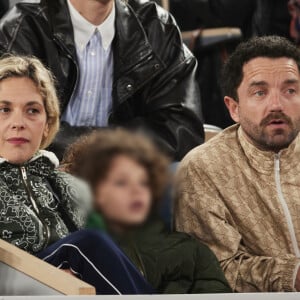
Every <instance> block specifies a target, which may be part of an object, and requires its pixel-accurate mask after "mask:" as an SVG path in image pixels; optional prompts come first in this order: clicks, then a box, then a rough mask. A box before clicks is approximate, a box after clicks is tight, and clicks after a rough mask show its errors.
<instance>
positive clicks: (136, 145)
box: [62, 128, 169, 202]
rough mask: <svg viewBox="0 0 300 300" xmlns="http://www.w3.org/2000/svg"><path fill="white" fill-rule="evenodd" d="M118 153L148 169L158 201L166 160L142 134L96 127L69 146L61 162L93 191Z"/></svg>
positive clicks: (65, 168)
mask: <svg viewBox="0 0 300 300" xmlns="http://www.w3.org/2000/svg"><path fill="white" fill-rule="evenodd" d="M118 155H126V156H128V157H130V158H131V159H133V160H134V161H136V162H137V163H138V164H140V165H141V166H143V167H144V168H145V169H146V170H147V173H148V175H149V183H150V189H151V192H152V197H153V201H154V202H157V201H159V200H160V199H161V196H162V193H163V192H164V190H165V188H166V185H167V182H168V175H169V172H168V165H169V160H168V158H167V157H166V156H165V155H164V154H162V153H161V152H160V151H159V150H158V149H157V148H156V146H155V145H154V144H153V143H152V142H151V141H150V140H149V139H147V138H145V137H144V136H142V135H141V134H138V133H131V132H128V131H126V130H124V129H120V128H117V129H110V128H109V129H108V128H107V129H99V130H95V131H94V132H92V133H91V134H89V135H87V136H84V137H81V138H79V139H78V140H77V141H76V142H75V143H73V144H72V145H71V146H70V147H69V148H68V150H67V152H66V154H65V156H64V159H63V162H62V164H63V168H64V170H65V171H66V172H69V173H71V174H73V175H75V176H77V177H80V178H82V179H84V180H85V181H87V182H88V183H89V184H90V186H91V188H92V190H94V189H95V188H96V186H97V185H98V183H99V182H100V181H101V180H103V179H105V177H106V176H107V173H108V171H109V168H110V166H111V163H112V161H113V160H114V158H115V157H116V156H118Z"/></svg>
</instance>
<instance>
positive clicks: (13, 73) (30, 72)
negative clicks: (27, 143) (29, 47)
mask: <svg viewBox="0 0 300 300" xmlns="http://www.w3.org/2000/svg"><path fill="white" fill-rule="evenodd" d="M12 77H26V78H29V79H31V80H32V81H33V82H34V84H35V85H36V87H37V89H38V91H39V93H40V94H41V96H42V98H43V101H44V106H45V110H46V114H47V124H48V129H49V132H48V135H47V137H45V138H43V139H42V141H41V145H40V149H44V148H46V147H47V146H49V145H50V144H51V142H52V141H53V139H54V137H55V135H56V133H57V131H58V129H59V103H58V98H57V94H56V89H55V85H54V78H53V75H52V74H51V72H50V71H49V70H47V69H46V68H45V67H44V65H43V64H42V63H41V62H40V61H39V60H38V59H37V58H34V57H29V56H16V55H4V56H2V58H1V59H0V82H1V81H2V80H4V79H7V78H12Z"/></svg>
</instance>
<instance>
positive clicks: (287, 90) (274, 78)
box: [225, 57, 300, 152]
mask: <svg viewBox="0 0 300 300" xmlns="http://www.w3.org/2000/svg"><path fill="white" fill-rule="evenodd" d="M299 80H300V78H299V70H298V67H297V64H296V62H295V61H294V60H293V59H289V58H285V57H282V58H275V59H273V58H265V57H258V58H255V59H252V60H250V61H249V62H248V63H246V64H245V65H244V67H243V80H242V82H241V84H240V86H239V87H238V89H237V94H238V102H236V101H235V100H234V99H232V98H230V97H225V103H226V105H227V107H228V109H229V111H230V114H231V117H232V118H233V119H234V121H236V122H237V123H240V125H241V127H242V129H243V130H244V132H245V133H246V136H247V138H248V139H249V140H250V142H252V143H253V144H254V145H255V146H256V147H258V148H259V149H261V150H267V151H274V152H278V151H280V150H281V149H283V148H286V147H288V146H289V144H290V143H291V142H292V141H293V140H294V139H295V137H296V136H297V134H298V132H299V131H300V82H299Z"/></svg>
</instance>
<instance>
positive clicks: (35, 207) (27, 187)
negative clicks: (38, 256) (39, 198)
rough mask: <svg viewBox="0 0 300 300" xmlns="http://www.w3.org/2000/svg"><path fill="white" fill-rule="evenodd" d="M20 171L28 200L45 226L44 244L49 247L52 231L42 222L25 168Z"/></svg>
mask: <svg viewBox="0 0 300 300" xmlns="http://www.w3.org/2000/svg"><path fill="white" fill-rule="evenodd" d="M20 170H21V174H22V179H23V183H24V186H25V189H26V191H27V195H28V198H29V200H30V202H31V204H32V206H33V211H34V213H35V215H36V216H37V218H38V219H39V220H40V221H41V223H42V224H43V234H44V237H45V239H46V240H45V243H44V244H45V245H47V244H48V242H49V240H50V229H49V227H48V225H47V224H46V223H45V222H44V221H43V220H42V218H40V211H39V208H38V206H37V204H36V201H35V200H34V197H33V195H32V192H31V189H30V187H29V185H28V178H27V173H26V168H25V167H24V166H23V167H20Z"/></svg>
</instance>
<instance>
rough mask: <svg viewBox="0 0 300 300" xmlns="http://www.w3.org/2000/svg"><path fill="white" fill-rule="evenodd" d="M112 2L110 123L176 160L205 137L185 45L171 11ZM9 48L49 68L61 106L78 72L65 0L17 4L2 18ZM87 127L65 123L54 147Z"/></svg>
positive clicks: (1, 32)
mask: <svg viewBox="0 0 300 300" xmlns="http://www.w3.org/2000/svg"><path fill="white" fill-rule="evenodd" d="M126 2H127V3H126ZM115 3H116V23H115V26H116V35H115V38H114V41H113V52H114V75H113V95H112V97H113V105H112V111H111V112H110V115H109V125H111V126H124V127H128V128H133V129H135V130H141V131H144V132H145V133H147V134H148V135H149V136H151V137H153V138H154V140H155V141H156V142H157V143H158V144H159V145H160V146H161V148H162V149H164V150H165V151H166V152H167V153H169V154H170V155H171V156H172V157H173V158H174V159H175V160H180V159H181V158H182V157H183V156H184V155H185V154H186V153H187V152H188V151H189V150H191V149H192V148H194V147H195V146H197V145H199V144H201V143H202V142H203V137H204V132H203V126H202V122H201V118H200V116H201V109H200V95H199V91H198V86H197V83H196V81H195V73H196V68H197V63H196V59H195V58H194V57H193V55H192V54H191V53H190V51H189V50H188V49H187V48H186V47H185V46H183V44H182V41H181V36H180V33H179V30H178V27H177V25H176V23H175V21H174V19H173V17H172V16H171V15H170V14H168V13H167V12H166V11H165V10H163V9H162V8H161V7H159V6H157V5H156V4H155V3H154V2H147V1H142V0H129V1H123V0H115ZM7 52H15V53H18V54H30V55H35V56H37V57H38V58H40V59H41V60H42V61H43V62H44V63H45V64H46V66H47V67H48V68H50V70H52V72H53V73H54V75H55V77H56V79H57V87H58V90H59V94H60V99H61V110H62V112H64V110H65V109H66V107H67V105H68V103H69V101H70V98H71V95H72V93H73V92H74V90H75V88H76V83H77V82H78V78H79V67H78V62H77V56H76V48H75V42H74V37H73V27H72V22H71V19H70V14H69V11H68V6H67V1H66V0H41V1H40V3H39V1H30V0H28V1H25V2H22V3H18V4H17V5H16V6H15V7H14V8H13V9H12V10H11V11H10V12H9V13H8V14H7V15H6V16H5V17H4V19H3V20H2V21H1V23H0V54H1V53H7ZM83 100H84V99H83ZM88 130H89V128H86V127H75V128H74V127H71V126H68V124H65V123H63V124H62V128H61V131H60V133H59V134H58V136H57V138H56V142H55V143H54V144H53V145H52V146H53V147H52V149H53V150H54V152H55V153H56V154H57V155H58V156H59V158H61V154H62V153H63V150H64V149H65V147H66V146H67V145H68V144H69V143H70V142H72V141H73V140H74V138H76V137H77V136H78V135H80V134H81V133H86V132H87V131H88Z"/></svg>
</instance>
